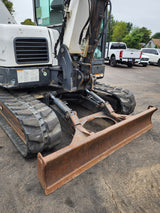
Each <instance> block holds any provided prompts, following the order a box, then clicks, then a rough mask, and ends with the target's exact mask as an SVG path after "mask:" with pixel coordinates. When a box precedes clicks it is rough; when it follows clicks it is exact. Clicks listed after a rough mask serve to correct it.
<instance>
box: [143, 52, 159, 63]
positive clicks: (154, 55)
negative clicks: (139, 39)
mask: <svg viewBox="0 0 160 213" xmlns="http://www.w3.org/2000/svg"><path fill="white" fill-rule="evenodd" d="M142 52H143V55H146V56H148V57H149V63H150V64H156V65H158V66H160V49H157V48H142Z"/></svg>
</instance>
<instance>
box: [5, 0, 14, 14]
mask: <svg viewBox="0 0 160 213" xmlns="http://www.w3.org/2000/svg"><path fill="white" fill-rule="evenodd" d="M2 2H3V3H4V5H5V6H6V7H7V9H8V11H9V12H10V13H11V15H13V13H14V9H13V3H12V2H11V1H8V0H2Z"/></svg>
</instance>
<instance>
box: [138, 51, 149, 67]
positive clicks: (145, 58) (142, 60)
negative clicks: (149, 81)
mask: <svg viewBox="0 0 160 213" xmlns="http://www.w3.org/2000/svg"><path fill="white" fill-rule="evenodd" d="M135 64H140V65H142V66H143V67H146V66H147V65H148V64H149V57H148V56H146V55H144V54H141V57H140V59H136V60H135Z"/></svg>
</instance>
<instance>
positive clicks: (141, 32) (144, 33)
mask: <svg viewBox="0 0 160 213" xmlns="http://www.w3.org/2000/svg"><path fill="white" fill-rule="evenodd" d="M150 35H151V31H150V30H148V29H147V28H145V27H142V28H138V27H136V28H134V29H133V30H132V31H131V33H130V34H128V35H126V36H125V37H124V38H123V39H122V41H123V42H125V43H126V44H127V47H129V48H136V49H140V48H141V44H140V43H147V42H148V41H149V40H150Z"/></svg>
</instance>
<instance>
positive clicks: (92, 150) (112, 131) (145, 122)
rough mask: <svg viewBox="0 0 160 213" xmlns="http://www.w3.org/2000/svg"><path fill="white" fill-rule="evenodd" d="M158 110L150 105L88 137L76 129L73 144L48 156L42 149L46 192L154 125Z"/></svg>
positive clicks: (40, 171)
mask: <svg viewBox="0 0 160 213" xmlns="http://www.w3.org/2000/svg"><path fill="white" fill-rule="evenodd" d="M156 110H157V109H156V108H155V107H150V108H149V109H147V110H146V111H144V112H142V113H139V114H137V115H133V116H128V117H127V118H126V119H125V120H123V121H121V122H119V123H116V124H114V125H112V126H110V127H108V128H106V129H104V130H102V131H100V132H97V133H92V134H90V135H87V133H84V134H85V135H86V136H85V137H81V134H82V132H81V131H79V130H78V129H76V133H75V136H74V142H72V143H71V144H70V145H69V146H67V147H65V148H63V149H61V150H59V151H57V152H54V153H52V154H50V155H48V156H45V157H43V156H42V155H41V154H40V153H39V154H38V179H39V181H40V183H41V185H42V187H43V188H44V190H45V193H46V195H48V194H50V193H51V192H53V191H55V190H56V189H58V188H59V187H61V186H62V185H64V184H65V183H67V182H68V181H70V180H71V179H73V178H74V177H76V176H78V175H79V174H81V173H82V172H84V171H85V170H87V169H88V168H90V167H92V166H93V165H95V164H96V163H97V162H99V161H101V160H102V159H104V158H105V157H107V156H108V155H110V154H111V153H113V152H114V151H116V150H118V149H119V148H121V147H123V146H124V145H125V144H127V143H129V142H130V141H132V140H133V139H135V138H137V137H138V136H140V135H141V134H143V133H144V132H146V131H148V130H149V129H151V128H152V122H151V116H152V114H153V112H154V111H156ZM75 138H78V140H75Z"/></svg>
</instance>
